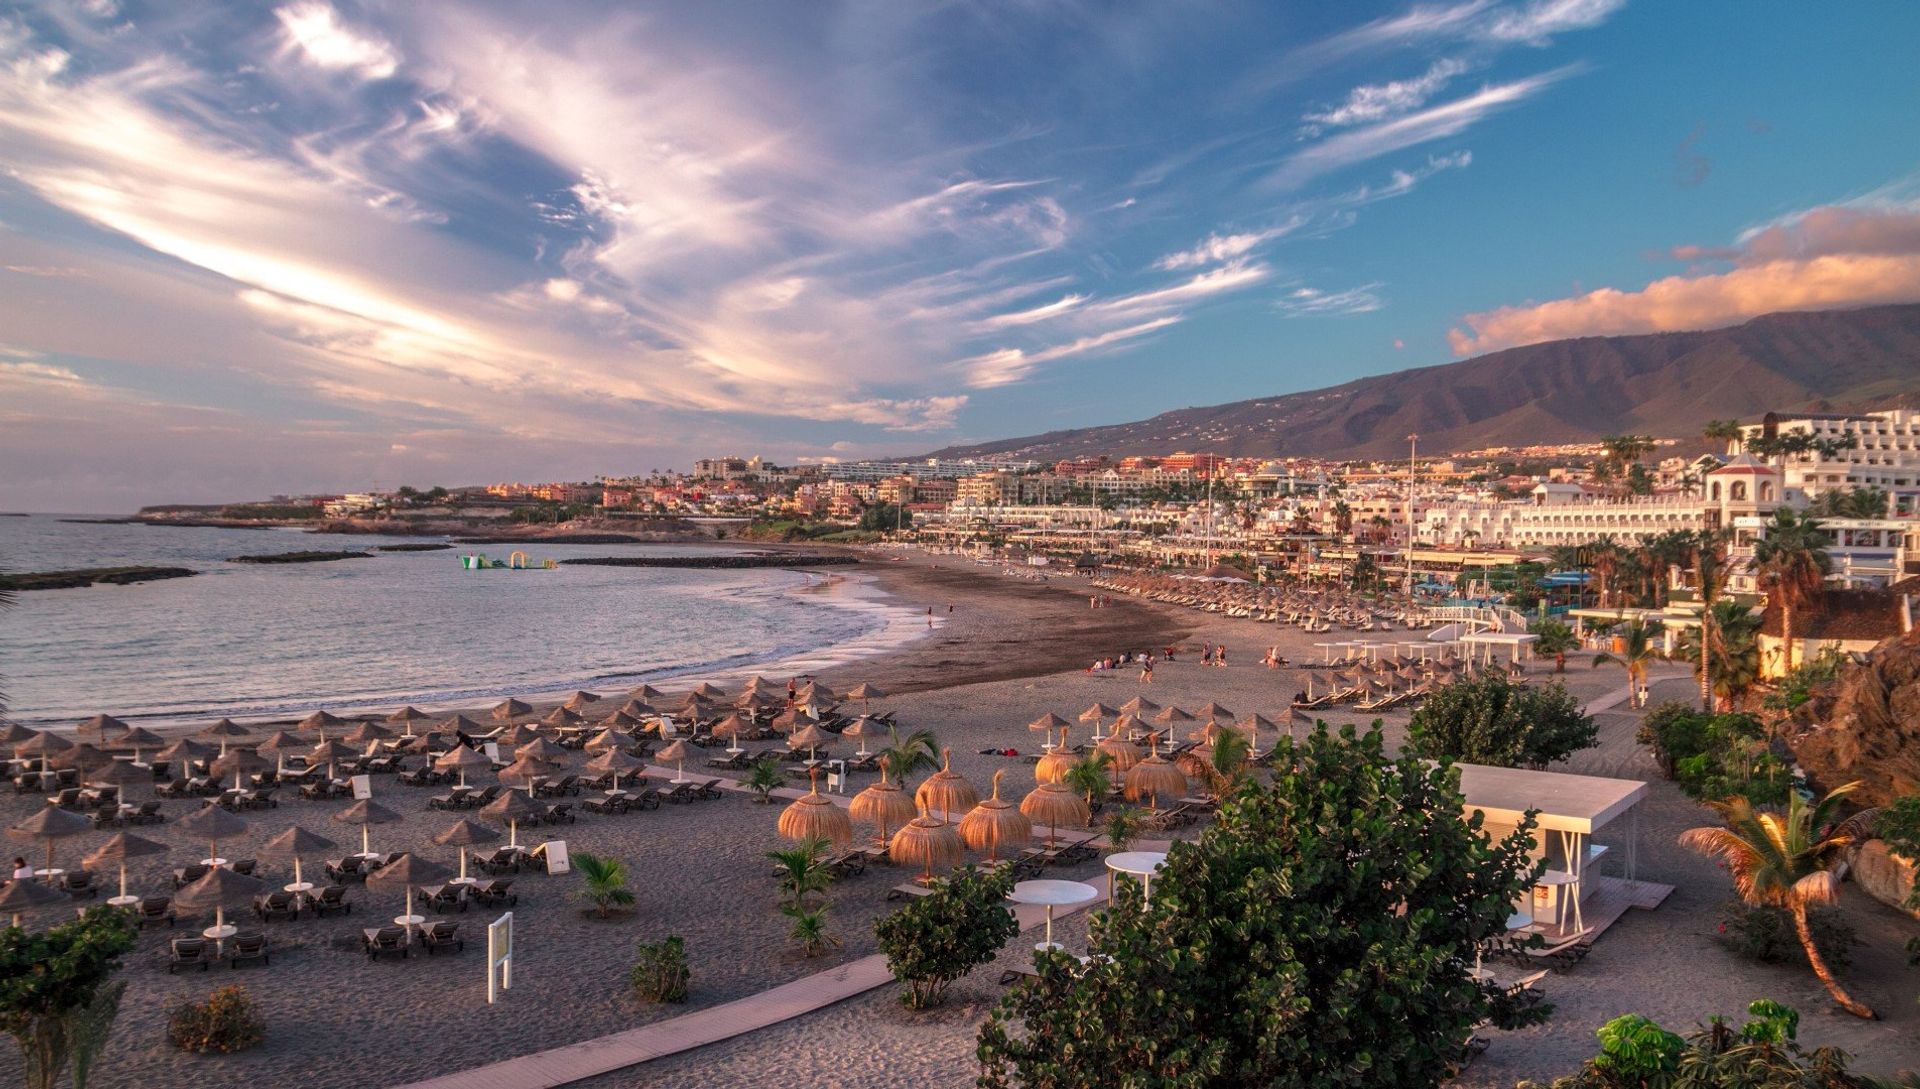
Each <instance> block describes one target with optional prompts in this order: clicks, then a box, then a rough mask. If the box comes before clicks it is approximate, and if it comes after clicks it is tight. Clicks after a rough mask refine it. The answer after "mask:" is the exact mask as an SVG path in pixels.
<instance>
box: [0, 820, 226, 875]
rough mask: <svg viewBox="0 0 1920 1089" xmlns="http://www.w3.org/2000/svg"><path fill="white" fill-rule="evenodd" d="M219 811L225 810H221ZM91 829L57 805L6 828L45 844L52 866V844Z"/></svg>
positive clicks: (9, 832)
mask: <svg viewBox="0 0 1920 1089" xmlns="http://www.w3.org/2000/svg"><path fill="white" fill-rule="evenodd" d="M221 812H223V813H224V812H226V811H225V810H221ZM92 830H93V822H92V821H90V820H88V819H87V818H85V817H83V816H81V815H80V814H78V813H75V812H73V811H71V810H67V809H61V808H59V807H57V806H51V805H48V806H42V807H41V808H39V809H37V810H35V811H34V813H33V815H32V816H30V817H28V818H27V819H25V820H23V821H21V822H19V823H18V824H15V825H14V826H13V827H11V828H9V829H7V836H8V838H10V839H18V840H40V841H43V842H44V843H46V845H47V865H46V868H47V869H49V870H51V869H53V868H54V866H53V845H54V844H55V843H56V842H58V841H60V840H63V839H66V838H67V837H69V836H77V835H80V834H81V833H83V832H90V831H92Z"/></svg>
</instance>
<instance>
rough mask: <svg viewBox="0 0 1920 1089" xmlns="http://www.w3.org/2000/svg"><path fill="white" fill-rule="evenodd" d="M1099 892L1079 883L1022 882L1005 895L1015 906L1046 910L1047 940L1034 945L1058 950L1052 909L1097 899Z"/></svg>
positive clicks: (1039, 948)
mask: <svg viewBox="0 0 1920 1089" xmlns="http://www.w3.org/2000/svg"><path fill="white" fill-rule="evenodd" d="M1099 896H1100V890H1099V889H1096V888H1094V887H1093V886H1092V885H1088V884H1085V883H1083V882H1079V881H1052V880H1043V881H1022V882H1020V883H1019V884H1017V885H1015V886H1014V887H1013V891H1012V892H1011V893H1008V894H1007V899H1009V900H1012V901H1013V902H1014V903H1016V904H1038V905H1040V906H1042V907H1045V908H1046V909H1047V940H1046V941H1043V942H1041V943H1039V944H1038V945H1035V946H1034V948H1035V949H1037V950H1042V951H1044V950H1048V949H1059V948H1060V945H1059V944H1058V943H1056V942H1055V941H1054V940H1053V909H1054V908H1056V907H1072V906H1073V905H1076V904H1085V903H1088V902H1090V901H1093V900H1096V899H1098V898H1099Z"/></svg>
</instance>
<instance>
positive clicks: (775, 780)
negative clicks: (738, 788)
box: [743, 756, 787, 805]
mask: <svg viewBox="0 0 1920 1089" xmlns="http://www.w3.org/2000/svg"><path fill="white" fill-rule="evenodd" d="M743 781H744V782H745V784H746V786H747V789H748V790H751V791H753V792H754V793H755V794H758V795H760V804H761V805H771V804H772V803H773V792H774V791H776V790H778V789H779V788H781V787H783V786H785V785H786V784H787V777H786V776H785V775H782V774H781V773H780V762H779V761H778V760H775V759H774V758H773V757H771V756H763V757H761V758H760V759H758V760H755V761H754V762H753V766H752V767H751V768H749V769H747V777H746V779H745V780H743Z"/></svg>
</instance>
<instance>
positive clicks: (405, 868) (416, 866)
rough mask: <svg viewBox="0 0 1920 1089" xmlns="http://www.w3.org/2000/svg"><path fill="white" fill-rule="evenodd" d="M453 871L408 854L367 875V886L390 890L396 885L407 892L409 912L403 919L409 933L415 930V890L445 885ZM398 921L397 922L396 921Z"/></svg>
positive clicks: (407, 911) (431, 861)
mask: <svg viewBox="0 0 1920 1089" xmlns="http://www.w3.org/2000/svg"><path fill="white" fill-rule="evenodd" d="M452 876H453V871H452V870H449V869H447V868H446V867H445V866H442V865H440V864H439V863H438V862H435V861H433V860H431V859H426V858H421V857H420V856H419V855H416V854H413V853H411V852H408V853H407V854H403V855H401V856H400V857H399V858H396V859H394V860H393V861H392V862H389V863H387V864H386V865H385V866H382V867H380V868H379V869H377V870H375V871H373V872H372V873H370V874H368V875H367V885H368V886H369V887H372V888H382V889H388V888H392V887H393V886H395V885H401V886H404V887H405V888H406V890H407V910H406V914H404V915H402V916H401V918H403V919H405V920H407V921H406V923H404V924H403V925H404V926H406V928H407V930H408V932H409V933H411V932H412V930H413V920H414V919H416V918H418V916H416V915H414V913H413V890H414V888H415V887H416V886H419V885H444V884H446V882H447V878H449V877H452ZM396 921H397V920H396Z"/></svg>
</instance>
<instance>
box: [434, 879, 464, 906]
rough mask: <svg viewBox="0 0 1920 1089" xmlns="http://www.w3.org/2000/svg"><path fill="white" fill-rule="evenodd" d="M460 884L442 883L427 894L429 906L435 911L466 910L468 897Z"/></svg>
mask: <svg viewBox="0 0 1920 1089" xmlns="http://www.w3.org/2000/svg"><path fill="white" fill-rule="evenodd" d="M461 888H462V886H460V885H451V884H449V885H441V886H440V887H439V888H436V889H434V890H433V891H431V892H429V893H428V894H427V906H428V907H430V908H432V909H433V910H435V911H465V910H467V897H466V895H465V894H464V893H463V892H461Z"/></svg>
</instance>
